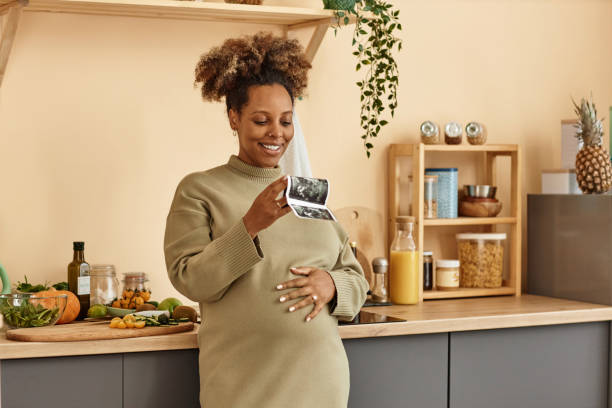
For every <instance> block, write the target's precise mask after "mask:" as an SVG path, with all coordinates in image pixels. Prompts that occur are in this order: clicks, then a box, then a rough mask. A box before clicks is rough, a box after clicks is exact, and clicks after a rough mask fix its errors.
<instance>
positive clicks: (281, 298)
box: [279, 296, 287, 302]
mask: <svg viewBox="0 0 612 408" xmlns="http://www.w3.org/2000/svg"><path fill="white" fill-rule="evenodd" d="M279 300H280V301H281V302H284V301H285V300H287V298H286V297H284V296H281V297H280V299H279Z"/></svg>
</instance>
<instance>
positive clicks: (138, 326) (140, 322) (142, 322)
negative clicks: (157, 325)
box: [134, 320, 146, 329]
mask: <svg viewBox="0 0 612 408" xmlns="http://www.w3.org/2000/svg"><path fill="white" fill-rule="evenodd" d="M145 324H146V322H145V321H144V320H141V321H139V322H136V323H134V327H135V328H136V329H142V328H143V327H145Z"/></svg>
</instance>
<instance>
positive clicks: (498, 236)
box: [457, 233, 506, 241]
mask: <svg viewBox="0 0 612 408" xmlns="http://www.w3.org/2000/svg"><path fill="white" fill-rule="evenodd" d="M457 239H474V240H476V239H485V240H486V239H488V240H494V241H499V240H503V239H506V234H505V233H479V234H457Z"/></svg>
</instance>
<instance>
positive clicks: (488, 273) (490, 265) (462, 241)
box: [457, 233, 506, 288]
mask: <svg viewBox="0 0 612 408" xmlns="http://www.w3.org/2000/svg"><path fill="white" fill-rule="evenodd" d="M505 240H506V234H504V233H479V234H457V249H458V252H459V261H460V262H461V287H464V288H499V287H501V285H502V278H503V267H504V246H503V244H504V241H505Z"/></svg>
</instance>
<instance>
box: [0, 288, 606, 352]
mask: <svg viewBox="0 0 612 408" xmlns="http://www.w3.org/2000/svg"><path fill="white" fill-rule="evenodd" d="M363 310H367V311H371V312H376V313H382V314H387V315H389V316H394V317H399V318H402V319H406V320H407V321H406V322H398V323H380V324H365V325H354V326H340V327H339V328H338V330H339V332H340V336H341V337H342V338H343V339H353V338H363V337H382V336H399V335H411V334H426V333H444V332H456V331H467V330H487V329H501V328H511V327H526V326H544V325H554V324H568V323H582V322H597V321H609V320H612V306H602V305H595V304H591V303H583V302H575V301H570V300H564V299H556V298H549V297H542V296H533V295H523V296H521V297H510V296H501V297H489V298H475V299H457V300H434V301H427V302H425V303H423V304H420V305H414V306H399V305H398V306H376V307H366V308H364V309H363ZM197 329H198V326H197V325H196V328H195V329H194V330H193V331H191V332H186V333H178V334H170V335H165V336H154V337H139V338H131V339H119V340H98V341H77V342H55V343H51V342H48V343H30V342H18V341H10V340H7V339H6V338H5V336H4V335H3V334H2V335H1V338H0V359H15V358H34V357H55V356H76V355H87V354H113V353H130V352H142V351H162V350H180V349H192V348H197V347H198V344H197Z"/></svg>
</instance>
